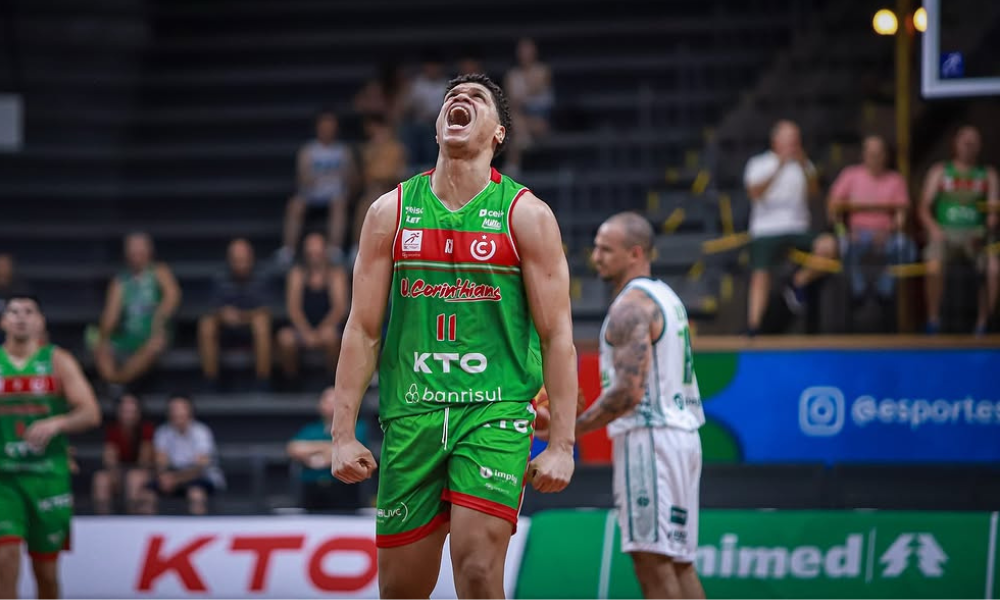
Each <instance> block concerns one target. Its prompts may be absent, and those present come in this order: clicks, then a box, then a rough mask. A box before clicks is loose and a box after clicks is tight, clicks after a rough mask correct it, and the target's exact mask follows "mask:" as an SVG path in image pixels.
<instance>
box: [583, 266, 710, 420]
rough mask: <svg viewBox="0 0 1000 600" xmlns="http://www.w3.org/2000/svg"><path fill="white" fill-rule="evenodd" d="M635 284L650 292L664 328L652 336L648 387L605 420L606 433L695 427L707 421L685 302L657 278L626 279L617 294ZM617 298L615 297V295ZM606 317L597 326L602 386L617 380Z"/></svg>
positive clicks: (605, 386)
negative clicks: (629, 405) (633, 404)
mask: <svg viewBox="0 0 1000 600" xmlns="http://www.w3.org/2000/svg"><path fill="white" fill-rule="evenodd" d="M633 289H639V290H642V291H643V292H645V293H646V294H648V295H649V297H650V298H652V299H653V301H654V302H656V304H657V306H659V307H660V310H661V311H662V312H663V333H662V334H661V335H660V337H659V339H656V340H653V349H652V353H653V356H652V362H651V363H650V365H649V376H648V378H647V380H646V393H645V395H643V398H642V401H641V402H640V403H639V405H638V406H636V407H635V409H633V410H632V411H630V412H628V413H626V414H624V415H622V416H620V417H618V418H617V419H615V420H614V421H612V422H611V423H609V424H608V435H609V436H611V437H614V436H618V435H621V434H623V433H625V432H627V431H630V430H633V429H640V428H644V427H675V428H677V429H683V430H685V431H695V430H697V429H698V428H699V427H701V426H702V425H703V424H704V423H705V413H704V411H703V410H702V407H701V394H700V393H699V391H698V378H697V377H696V376H695V373H694V354H693V353H692V351H691V334H690V331H689V329H688V318H687V311H686V310H685V309H684V304H683V303H682V302H681V299H680V298H678V297H677V294H675V293H674V291H673V290H672V289H670V287H669V286H668V285H667V284H665V283H663V282H662V281H659V280H657V279H650V278H648V277H639V278H636V279H633V280H632V281H630V282H628V284H626V285H625V288H624V289H622V291H621V293H620V294H619V295H618V298H621V297H622V296H623V295H624V294H625V293H626V292H628V291H630V290H633ZM616 301H617V299H616ZM607 327H608V319H607V318H605V319H604V324H603V325H602V326H601V341H600V361H601V386H602V387H603V388H604V389H607V388H608V387H610V386H611V385H612V384H613V383H614V381H615V368H614V363H613V361H612V352H613V348H612V346H611V344H609V343H608V341H607V338H606V334H607Z"/></svg>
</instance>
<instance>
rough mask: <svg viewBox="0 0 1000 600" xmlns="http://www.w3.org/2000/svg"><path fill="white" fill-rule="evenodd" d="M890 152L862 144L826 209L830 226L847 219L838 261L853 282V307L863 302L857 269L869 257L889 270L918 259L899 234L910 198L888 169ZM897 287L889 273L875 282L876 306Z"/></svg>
mask: <svg viewBox="0 0 1000 600" xmlns="http://www.w3.org/2000/svg"><path fill="white" fill-rule="evenodd" d="M888 158H889V151H888V147H887V145H886V142H885V140H884V139H883V138H882V137H880V136H877V135H871V136H868V137H867V138H865V141H864V146H863V152H862V162H861V164H860V165H854V166H851V167H847V168H845V169H844V170H843V171H841V172H840V175H839V176H838V177H837V180H836V181H834V182H833V186H832V187H831V188H830V198H829V200H828V203H827V206H828V211H829V215H830V220H831V221H833V222H837V221H839V220H840V219H841V215H842V214H846V215H847V219H846V223H847V233H846V235H844V236H843V237H842V238H841V240H840V244H841V256H843V257H844V263H845V264H846V265H847V267H848V272H849V274H850V278H851V293H852V296H853V298H854V300H855V301H859V302H860V301H863V300H864V297H865V294H866V292H867V287H868V286H867V281H865V277H864V273H862V272H861V269H860V268H859V266H860V264H861V258H862V257H863V256H865V255H866V254H869V253H872V252H874V253H876V254H878V255H881V256H883V257H885V260H886V262H887V263H888V264H902V263H907V262H911V261H913V260H914V259H915V258H916V254H917V253H916V247H915V246H914V244H913V242H912V241H911V240H910V239H909V238H907V237H906V236H905V235H904V234H903V232H902V229H903V225H904V224H905V223H906V210H907V208H908V207H909V203H910V202H909V195H908V194H907V190H906V182H905V181H904V180H903V177H902V176H901V175H900V174H899V173H897V172H896V171H893V170H891V169H889V168H888V162H889V161H888ZM894 287H895V281H894V279H893V278H892V276H891V275H890V274H889V272H888V270H886V271H883V272H882V274H881V275H880V276H879V278H878V281H877V283H876V286H875V289H876V293H877V294H878V299H879V301H881V302H883V303H887V302H889V301H891V300H892V294H893V290H894Z"/></svg>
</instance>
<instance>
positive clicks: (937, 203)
mask: <svg viewBox="0 0 1000 600" xmlns="http://www.w3.org/2000/svg"><path fill="white" fill-rule="evenodd" d="M988 187H989V184H988V183H987V177H986V168H985V167H973V168H972V169H969V170H968V171H959V170H958V169H956V168H955V165H954V164H952V163H951V162H947V163H945V165H944V177H943V178H942V180H941V188H940V189H939V190H938V193H937V196H935V197H934V214H935V217H936V218H937V222H938V223H940V224H941V226H942V227H944V228H945V229H974V228H979V227H983V226H984V225H985V223H986V215H985V213H983V212H982V211H981V210H979V207H978V206H976V204H977V203H978V202H983V201H985V200H986V194H987V189H988Z"/></svg>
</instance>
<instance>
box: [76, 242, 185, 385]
mask: <svg viewBox="0 0 1000 600" xmlns="http://www.w3.org/2000/svg"><path fill="white" fill-rule="evenodd" d="M125 263H126V269H125V270H124V271H123V272H121V273H120V274H119V275H117V276H116V277H115V278H114V279H112V280H111V283H110V284H109V285H108V292H107V299H106V300H105V304H104V311H103V313H102V314H101V323H100V332H99V335H98V341H97V347H96V350H95V356H94V358H95V362H96V364H97V372H98V374H99V375H100V376H101V379H103V380H104V381H106V382H108V383H110V384H119V385H127V384H129V383H132V382H133V381H135V380H136V379H138V378H139V377H141V376H142V375H144V374H146V373H147V372H148V371H149V369H150V368H151V367H152V366H153V364H154V363H155V362H156V359H157V358H159V356H160V355H161V354H163V352H164V351H165V350H166V348H167V345H168V344H169V342H170V336H171V323H170V320H171V319H172V318H173V316H174V314H175V313H176V312H177V308H178V307H179V306H180V303H181V288H180V286H179V285H177V280H176V279H175V278H174V275H173V273H172V272H171V271H170V267H168V266H167V265H166V263H163V262H154V261H153V240H152V238H150V237H149V234H146V233H132V234H129V235H128V236H127V237H126V238H125Z"/></svg>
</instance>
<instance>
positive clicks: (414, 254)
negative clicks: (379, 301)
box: [393, 227, 521, 267]
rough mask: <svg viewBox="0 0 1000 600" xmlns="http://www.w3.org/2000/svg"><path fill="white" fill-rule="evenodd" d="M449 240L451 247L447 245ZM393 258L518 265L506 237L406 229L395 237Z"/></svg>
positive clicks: (464, 232)
mask: <svg viewBox="0 0 1000 600" xmlns="http://www.w3.org/2000/svg"><path fill="white" fill-rule="evenodd" d="M449 240H450V241H451V242H452V243H451V244H448V242H449ZM449 248H450V249H451V250H452V251H451V252H450V253H449V252H448V251H447V250H448V249H449ZM393 259H394V260H397V261H398V260H428V261H433V262H441V263H470V264H477V265H481V264H489V265H499V266H504V267H516V266H519V265H520V264H521V261H520V260H518V258H517V252H515V251H514V244H513V242H512V241H511V239H510V237H509V236H507V235H504V234H502V233H484V232H471V231H451V230H448V229H408V228H406V227H404V228H403V229H402V230H401V232H400V235H398V236H397V238H396V245H395V248H393Z"/></svg>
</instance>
